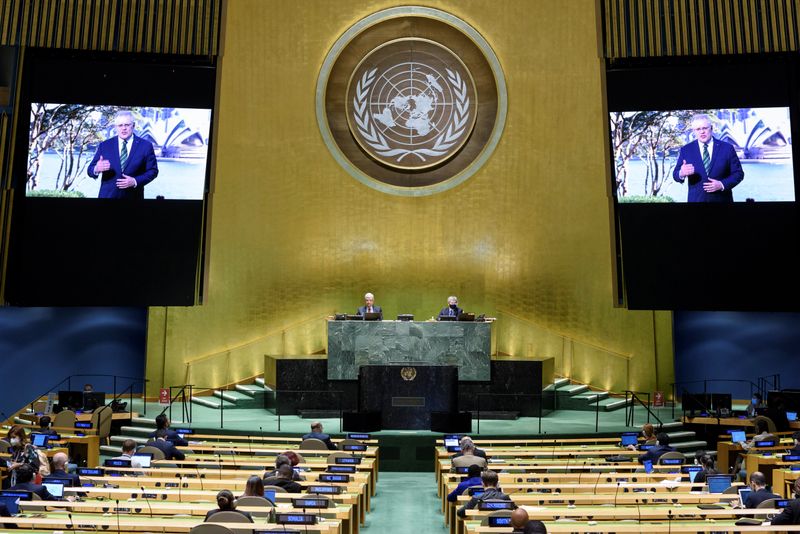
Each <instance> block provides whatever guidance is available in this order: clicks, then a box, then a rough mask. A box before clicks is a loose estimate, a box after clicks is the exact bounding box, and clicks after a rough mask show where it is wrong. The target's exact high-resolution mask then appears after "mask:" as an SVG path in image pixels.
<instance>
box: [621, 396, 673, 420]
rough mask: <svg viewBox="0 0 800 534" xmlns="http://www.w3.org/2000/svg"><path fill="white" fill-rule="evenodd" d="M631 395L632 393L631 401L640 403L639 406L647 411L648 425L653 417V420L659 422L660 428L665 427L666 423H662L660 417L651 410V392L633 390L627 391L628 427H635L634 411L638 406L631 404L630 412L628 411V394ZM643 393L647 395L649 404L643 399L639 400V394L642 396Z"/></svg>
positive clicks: (626, 414)
mask: <svg viewBox="0 0 800 534" xmlns="http://www.w3.org/2000/svg"><path fill="white" fill-rule="evenodd" d="M629 393H630V400H631V401H635V402H638V403H639V404H641V405H642V407H644V409H645V410H647V422H648V423H649V422H650V417H651V416H652V417H653V418H655V420H656V421H658V426H659V427H661V426H663V425H664V421H662V420H661V418H660V417H659V416H657V415H656V414H655V412H653V410H651V409H650V392H649V391H644V392H642V391H633V390H630V389H626V390H625V425H626V426H633V422H634V414H633V409H634V407H635V406H636V404H635V403H631V404H630V410H629V409H628V394H629ZM642 393H643V394H645V395H647V403H645V402H644V401H643V400H642V399H640V398H639V394H642Z"/></svg>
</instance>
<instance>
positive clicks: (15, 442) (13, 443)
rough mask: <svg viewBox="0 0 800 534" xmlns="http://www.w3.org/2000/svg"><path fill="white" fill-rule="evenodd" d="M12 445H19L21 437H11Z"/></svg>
mask: <svg viewBox="0 0 800 534" xmlns="http://www.w3.org/2000/svg"><path fill="white" fill-rule="evenodd" d="M11 445H13V446H15V447H16V446H17V445H19V438H11Z"/></svg>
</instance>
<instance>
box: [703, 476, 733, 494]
mask: <svg viewBox="0 0 800 534" xmlns="http://www.w3.org/2000/svg"><path fill="white" fill-rule="evenodd" d="M732 480H733V478H732V477H731V475H709V476H708V477H706V482H707V483H708V492H709V493H722V492H723V491H725V490H726V489H728V488H730V487H731V481H732Z"/></svg>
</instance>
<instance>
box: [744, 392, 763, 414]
mask: <svg viewBox="0 0 800 534" xmlns="http://www.w3.org/2000/svg"><path fill="white" fill-rule="evenodd" d="M764 408H766V406H765V405H764V397H762V396H761V393H753V398H752V399H750V404H748V405H747V417H755V416H756V415H758V410H759V409H764Z"/></svg>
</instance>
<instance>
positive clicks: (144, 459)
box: [131, 452, 153, 468]
mask: <svg viewBox="0 0 800 534" xmlns="http://www.w3.org/2000/svg"><path fill="white" fill-rule="evenodd" d="M133 459H135V460H138V461H139V465H141V466H142V468H148V467H150V462H152V461H153V455H152V454H150V453H147V452H144V453H136V454H134V455H133ZM131 464H133V462H131Z"/></svg>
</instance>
